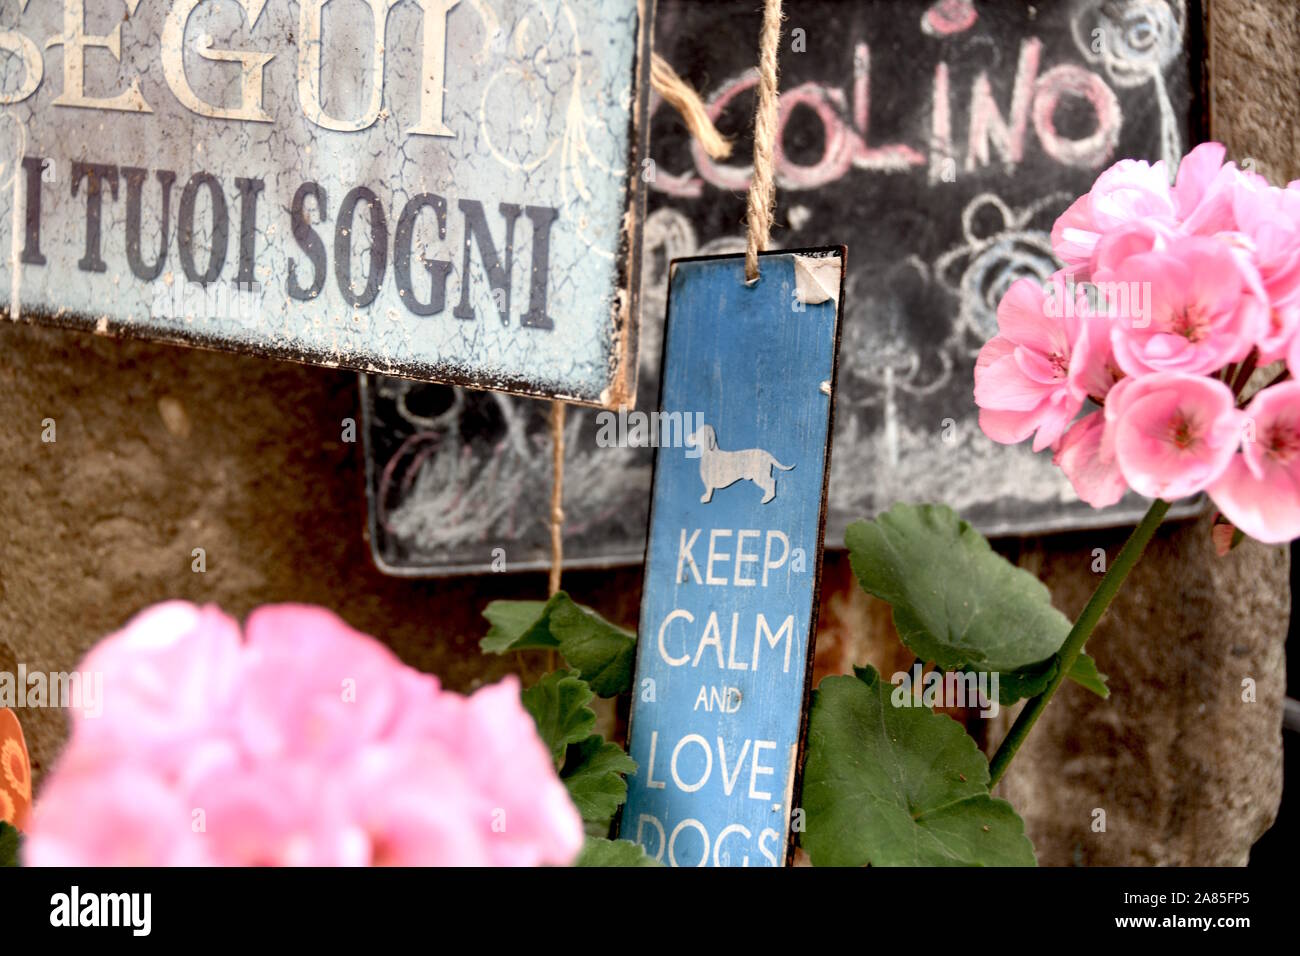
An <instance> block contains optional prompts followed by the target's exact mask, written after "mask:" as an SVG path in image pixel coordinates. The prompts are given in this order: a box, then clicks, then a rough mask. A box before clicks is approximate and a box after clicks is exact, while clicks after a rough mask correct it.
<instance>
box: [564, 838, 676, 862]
mask: <svg viewBox="0 0 1300 956" xmlns="http://www.w3.org/2000/svg"><path fill="white" fill-rule="evenodd" d="M573 865H574V866H663V864H662V863H660V862H659V861H658V860H656V859H655V858H654V857H651V856H646V852H645V850H643V849H641V844H639V843H633V842H632V841H631V840H605V839H602V838H601V837H587V842H586V843H585V844H583V847H582V852H581V853H580V854H578V859H577V860H575V861H574V864H573Z"/></svg>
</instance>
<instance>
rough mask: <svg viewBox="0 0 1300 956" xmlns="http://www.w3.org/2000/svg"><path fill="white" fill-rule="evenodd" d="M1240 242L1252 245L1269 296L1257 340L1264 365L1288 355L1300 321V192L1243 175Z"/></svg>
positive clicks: (1236, 201)
mask: <svg viewBox="0 0 1300 956" xmlns="http://www.w3.org/2000/svg"><path fill="white" fill-rule="evenodd" d="M1233 212H1234V216H1235V218H1236V220H1237V223H1238V230H1239V234H1240V236H1241V241H1242V244H1243V245H1245V246H1246V247H1247V248H1249V250H1250V252H1251V257H1252V259H1253V261H1254V262H1255V264H1256V266H1257V268H1258V270H1259V276H1260V283H1261V285H1262V286H1263V289H1264V292H1265V294H1266V296H1267V298H1268V303H1269V313H1268V321H1267V322H1266V323H1265V326H1264V329H1263V332H1262V334H1261V336H1260V338H1259V341H1258V343H1257V344H1258V347H1259V353H1260V354H1259V361H1260V364H1262V365H1267V364H1269V363H1271V362H1275V361H1277V360H1278V359H1280V358H1283V357H1285V355H1286V347H1287V345H1288V344H1289V343H1290V341H1291V337H1292V335H1293V334H1294V333H1295V330H1296V328H1297V325H1300V191H1297V190H1291V189H1276V188H1274V187H1272V186H1270V185H1269V184H1268V183H1267V182H1266V181H1265V180H1264V179H1263V178H1262V177H1259V176H1253V175H1250V176H1248V175H1242V176H1241V177H1239V179H1238V182H1237V184H1236V188H1235V191H1234V193H1233Z"/></svg>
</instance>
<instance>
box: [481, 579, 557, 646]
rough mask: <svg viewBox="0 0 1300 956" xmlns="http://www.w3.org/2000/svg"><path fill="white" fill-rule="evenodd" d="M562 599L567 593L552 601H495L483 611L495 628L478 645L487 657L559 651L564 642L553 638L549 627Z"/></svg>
mask: <svg viewBox="0 0 1300 956" xmlns="http://www.w3.org/2000/svg"><path fill="white" fill-rule="evenodd" d="M560 598H565V599H567V598H568V595H566V594H564V592H563V591H560V592H558V593H556V594H555V595H554V596H553V597H552V598H551V599H550V600H549V601H493V602H491V603H490V604H488V606H487V607H486V608H484V610H483V616H484V617H485V618H487V619H488V621H489V623H491V625H492V627H491V628H490V629H489V630H488V632H487V636H485V637H484V638H482V639H481V640H480V641H479V642H478V646H479V649H480V650H482V651H483V652H484V653H485V654H504V653H506V652H507V651H523V650H529V649H531V648H539V647H540V648H554V647H559V645H560V642H559V641H557V640H556V639H555V638H554V637H553V636H552V635H551V629H550V627H549V625H548V620H549V618H550V613H551V609H552V607H553V606H554V605H555V604H557V603H559V599H560Z"/></svg>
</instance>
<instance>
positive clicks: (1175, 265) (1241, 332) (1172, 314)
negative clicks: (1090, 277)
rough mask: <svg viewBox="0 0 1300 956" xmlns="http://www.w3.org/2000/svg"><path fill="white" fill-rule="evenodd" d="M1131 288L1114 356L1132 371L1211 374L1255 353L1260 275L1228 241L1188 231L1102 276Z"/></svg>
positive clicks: (1261, 314) (1111, 284) (1262, 315)
mask: <svg viewBox="0 0 1300 956" xmlns="http://www.w3.org/2000/svg"><path fill="white" fill-rule="evenodd" d="M1097 281H1098V282H1099V283H1101V284H1103V285H1104V287H1105V288H1106V289H1108V290H1110V291H1111V292H1112V294H1114V292H1115V290H1118V291H1120V292H1123V293H1125V295H1124V298H1126V299H1127V300H1128V302H1127V306H1126V308H1124V309H1122V313H1123V314H1118V315H1116V317H1115V321H1114V323H1113V324H1112V326H1111V328H1112V334H1111V337H1112V345H1113V347H1114V350H1115V360H1116V362H1117V363H1118V365H1119V367H1120V368H1122V369H1123V370H1124V371H1125V372H1127V373H1128V374H1129V375H1142V374H1146V373H1149V372H1188V373H1193V374H1199V373H1205V372H1213V371H1216V370H1217V369H1220V368H1223V367H1224V366H1225V365H1228V364H1230V363H1232V362H1239V361H1241V360H1242V359H1244V358H1245V357H1246V355H1247V354H1249V352H1250V350H1251V349H1252V348H1253V347H1254V344H1255V341H1256V339H1257V337H1258V335H1259V333H1260V332H1261V331H1262V329H1263V327H1264V324H1265V321H1266V316H1267V299H1266V297H1265V295H1264V293H1263V290H1262V288H1261V287H1260V285H1259V278H1258V275H1257V274H1256V273H1255V272H1254V270H1253V267H1252V266H1250V264H1249V263H1247V262H1244V261H1242V259H1241V258H1240V257H1239V256H1238V255H1237V254H1236V253H1234V251H1233V250H1232V248H1231V247H1230V246H1229V245H1228V244H1227V243H1225V242H1222V241H1220V240H1217V239H1207V238H1203V237H1197V236H1188V237H1184V238H1180V239H1176V240H1174V241H1173V242H1171V243H1169V245H1168V246H1167V247H1166V248H1165V249H1163V250H1153V251H1151V252H1145V253H1140V254H1137V255H1132V256H1129V257H1128V258H1126V259H1124V260H1122V261H1121V262H1120V263H1119V264H1118V265H1117V266H1115V267H1114V268H1113V269H1108V270H1104V271H1102V272H1099V273H1098V275H1097Z"/></svg>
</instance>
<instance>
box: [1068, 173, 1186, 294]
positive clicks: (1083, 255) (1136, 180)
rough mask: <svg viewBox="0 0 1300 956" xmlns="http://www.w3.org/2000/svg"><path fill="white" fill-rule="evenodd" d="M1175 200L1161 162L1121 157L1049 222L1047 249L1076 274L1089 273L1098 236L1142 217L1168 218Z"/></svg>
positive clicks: (1172, 216)
mask: <svg viewBox="0 0 1300 956" xmlns="http://www.w3.org/2000/svg"><path fill="white" fill-rule="evenodd" d="M1176 213H1177V205H1176V202H1175V199H1174V194H1173V191H1172V190H1171V188H1170V186H1169V173H1168V172H1167V170H1166V169H1165V164H1164V163H1163V162H1156V163H1147V162H1144V161H1142V160H1134V159H1123V160H1120V161H1119V162H1118V163H1116V164H1115V165H1114V166H1112V167H1110V169H1108V170H1106V171H1105V172H1104V173H1102V174H1101V175H1100V176H1098V177H1097V181H1096V182H1095V183H1094V184H1093V186H1092V189H1090V190H1089V191H1088V193H1087V194H1086V195H1084V196H1081V197H1080V198H1079V199H1077V200H1075V202H1074V203H1073V205H1071V206H1070V208H1069V209H1067V210H1066V211H1065V212H1064V213H1062V214H1061V216H1060V218H1058V219H1057V220H1056V223H1055V224H1054V225H1053V226H1052V251H1053V252H1055V253H1056V255H1057V258H1059V259H1060V260H1061V261H1062V262H1064V263H1065V267H1066V269H1067V270H1068V271H1069V272H1070V273H1071V274H1073V275H1074V276H1075V277H1076V278H1079V279H1086V278H1088V277H1089V276H1090V275H1091V274H1092V268H1093V256H1094V254H1095V253H1096V251H1097V243H1098V242H1099V241H1100V240H1101V239H1102V237H1103V236H1105V235H1107V234H1108V233H1111V232H1113V231H1115V230H1116V229H1119V228H1121V227H1123V226H1126V225H1129V224H1131V223H1134V222H1138V221H1142V220H1154V221H1158V222H1161V221H1162V222H1168V223H1170V224H1172V223H1173V221H1174V219H1175V216H1176Z"/></svg>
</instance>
